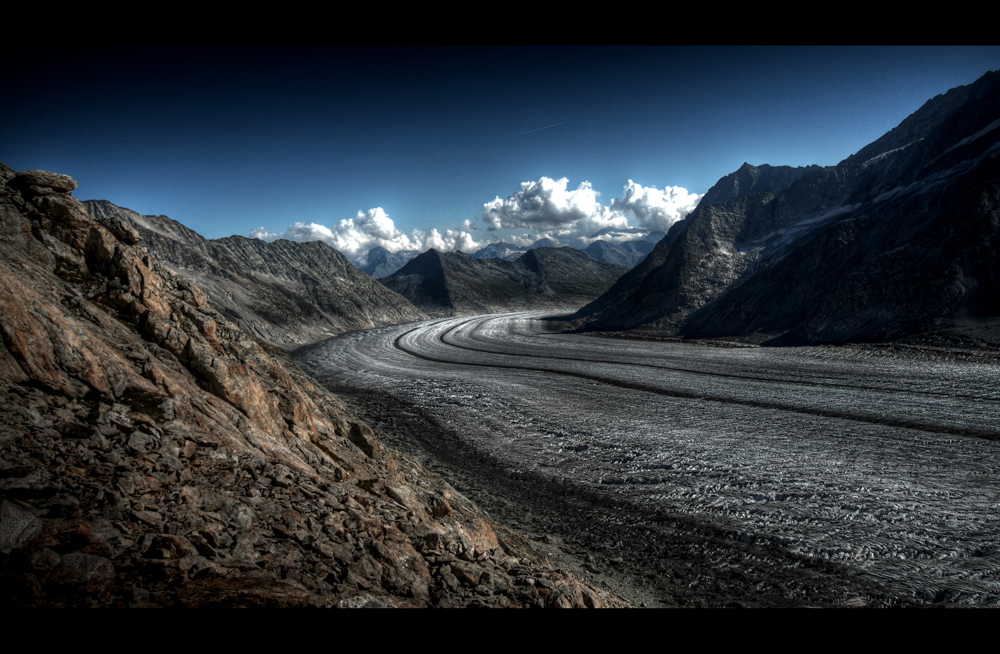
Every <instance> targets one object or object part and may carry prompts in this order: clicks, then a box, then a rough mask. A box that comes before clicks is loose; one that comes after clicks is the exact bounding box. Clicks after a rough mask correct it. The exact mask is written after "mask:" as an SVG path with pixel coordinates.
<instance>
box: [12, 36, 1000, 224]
mask: <svg viewBox="0 0 1000 654" xmlns="http://www.w3.org/2000/svg"><path fill="white" fill-rule="evenodd" d="M29 63H30V66H31V67H30V68H28V65H29ZM998 68H1000V47H996V46H984V47H966V46H963V47H940V46H938V47H717V46H711V47H642V48H632V47H594V48H579V47H572V48H570V47H538V48H500V47H490V48H471V47H454V48H450V47H446V48H383V47H378V48H353V47H352V48H291V47H253V48H237V47H204V48H185V47H175V48H170V47H155V48H136V47H128V48H125V47H122V48H115V47H97V48H82V47H76V48H58V49H48V50H40V49H39V50H32V51H27V52H21V53H18V54H15V55H14V62H13V65H12V66H8V67H7V70H8V71H13V72H12V73H11V76H9V77H8V78H7V81H6V82H5V84H6V88H7V92H6V97H5V99H4V102H3V108H2V110H0V161H2V162H4V163H6V164H7V165H9V166H11V167H12V168H15V169H17V170H24V169H29V168H40V169H46V170H53V171H56V172H60V173H65V174H69V175H72V176H73V177H74V178H75V179H76V180H77V181H78V182H79V183H80V188H79V189H78V190H77V191H76V192H75V195H76V197H78V198H80V199H98V198H99V199H107V200H110V201H112V202H114V203H116V204H119V205H122V206H125V207H128V208H131V209H134V210H136V211H139V212H141V213H152V214H166V215H168V216H170V217H171V218H174V219H176V220H178V221H180V222H182V223H184V224H185V225H187V226H189V227H191V228H192V229H194V230H196V231H198V232H199V233H201V234H202V235H204V236H206V237H208V238H218V237H222V236H228V235H230V234H242V235H249V233H250V232H251V230H253V229H254V228H256V227H261V226H263V227H265V228H266V229H267V230H269V231H272V232H283V231H285V230H286V229H287V228H288V227H289V226H291V225H293V224H294V223H296V222H303V223H319V224H323V225H328V226H332V225H335V224H336V223H337V222H338V221H340V220H342V219H348V218H353V217H355V216H356V214H357V213H358V212H359V211H368V210H369V209H372V208H375V207H381V208H382V209H383V210H384V212H385V213H387V214H388V215H389V217H390V218H391V219H392V220H393V221H395V226H396V227H397V228H398V229H400V230H402V231H403V232H407V233H409V232H410V231H411V230H413V229H423V230H429V229H430V228H432V227H437V228H438V229H440V230H442V231H443V230H444V229H455V228H457V227H458V226H459V225H460V224H461V223H462V222H463V221H464V220H467V219H468V220H473V221H478V220H479V216H480V214H482V212H483V205H484V203H487V202H490V201H491V200H493V199H494V198H495V197H497V196H499V197H501V198H506V197H507V196H509V195H511V194H513V193H515V192H516V191H518V190H519V189H520V188H521V186H520V185H521V183H522V182H530V181H537V180H539V179H540V178H541V177H543V176H544V177H550V178H554V179H558V178H561V177H565V178H568V180H569V187H571V188H576V187H577V185H579V184H580V183H581V182H584V181H589V182H590V183H591V185H592V186H593V188H594V189H595V190H596V191H598V192H599V193H600V194H601V196H600V201H601V202H602V203H604V204H610V202H611V201H612V199H613V198H615V197H618V196H620V195H621V194H622V189H623V186H624V185H625V184H626V183H627V182H628V180H630V179H631V180H634V181H635V182H636V183H638V184H641V185H643V186H652V187H657V188H659V189H662V188H664V187H667V186H680V187H684V188H685V189H687V190H688V191H691V192H694V193H699V194H700V193H704V192H705V191H706V190H708V188H709V187H710V186H711V185H712V184H713V183H715V182H716V181H717V180H718V179H719V178H720V177H722V176H724V175H726V174H728V173H730V172H732V171H733V170H735V169H736V168H738V167H739V166H740V165H741V164H742V163H743V162H744V161H747V162H750V163H752V164H763V163H770V164H785V165H793V166H797V165H809V164H821V165H831V164H835V163H837V162H839V161H840V160H842V159H844V158H845V157H847V156H849V155H850V154H852V153H854V152H856V151H857V150H859V149H860V148H862V147H863V146H865V145H866V144H868V143H870V142H871V141H873V140H875V139H876V138H878V137H879V136H881V135H882V134H884V133H885V132H887V131H888V130H889V129H891V128H892V127H894V126H895V125H897V124H898V123H899V122H900V121H901V120H903V119H904V118H905V117H906V116H907V115H909V114H910V113H912V112H913V111H915V110H917V109H918V108H919V107H920V106H921V105H922V104H923V103H924V102H925V101H927V100H928V99H930V98H931V97H933V96H935V95H938V94H940V93H944V92H945V91H947V90H948V89H950V88H953V87H955V86H958V85H963V84H969V83H971V82H973V81H975V80H976V79H977V78H978V77H980V76H981V75H982V74H983V73H985V72H986V71H988V70H994V69H998ZM17 71H24V72H23V73H19V72H17ZM56 71H58V72H56ZM480 223H481V221H480ZM474 236H475V237H476V238H477V239H478V240H482V241H484V242H488V241H494V240H498V236H497V234H496V233H487V232H478V233H475V234H474Z"/></svg>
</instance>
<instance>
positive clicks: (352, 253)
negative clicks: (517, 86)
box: [250, 176, 702, 265]
mask: <svg viewBox="0 0 1000 654" xmlns="http://www.w3.org/2000/svg"><path fill="white" fill-rule="evenodd" d="M599 197H600V193H598V192H597V191H595V190H594V188H593V187H592V186H591V184H590V182H587V181H584V182H581V183H580V184H579V185H578V186H577V187H576V188H575V189H570V188H569V180H568V179H567V178H565V177H563V178H560V179H552V178H550V177H544V176H543V177H541V178H540V179H539V180H538V181H534V182H522V183H521V190H520V191H518V192H516V193H514V194H512V195H510V196H508V197H507V198H506V199H501V198H500V197H499V196H497V197H496V199H494V200H493V201H491V202H487V203H485V204H484V205H483V212H482V214H481V219H482V222H483V223H485V225H486V231H488V232H493V231H497V230H512V229H525V230H529V231H530V233H524V234H522V235H519V236H518V235H507V236H504V237H503V238H504V240H506V241H508V242H510V241H513V242H514V243H515V244H518V245H528V244H530V243H532V242H534V241H535V240H537V239H540V238H551V239H553V240H556V241H558V242H559V243H562V244H566V245H572V246H574V247H579V248H583V247H586V246H587V245H589V244H590V243H592V242H593V241H595V240H598V238H604V239H605V240H621V238H622V237H621V236H619V237H614V236H611V235H608V234H605V235H603V236H601V237H598V238H593V237H592V235H593V234H595V233H596V232H599V231H601V230H607V232H615V231H617V230H628V229H629V228H631V227H635V226H636V224H637V225H638V226H639V227H641V228H643V229H645V230H648V231H667V230H668V229H670V227H671V225H673V224H674V223H675V222H677V221H679V220H683V219H684V218H685V217H686V216H687V215H688V214H689V213H691V211H693V210H694V208H695V207H696V206H697V204H698V201H699V200H700V199H701V197H702V196H701V195H698V194H697V193H689V192H688V191H687V190H686V189H684V188H681V187H679V186H668V187H665V188H664V189H662V190H661V189H658V188H656V187H653V186H642V185H640V184H636V183H635V182H633V181H632V180H631V179H630V180H628V184H626V185H625V187H624V188H623V190H622V197H617V198H614V199H613V200H612V201H611V203H610V205H604V204H601V202H599V201H598V198H599ZM608 228H612V229H608ZM478 229H479V226H478V224H477V223H475V222H473V221H471V220H468V219H467V220H465V221H464V222H463V223H462V225H461V227H460V228H457V229H446V230H444V232H443V233H442V232H441V231H439V230H438V229H437V228H434V229H431V230H430V231H429V232H426V231H423V230H419V229H414V230H413V231H412V232H410V234H406V233H404V232H403V231H401V230H399V229H397V228H396V225H395V223H394V222H393V220H392V219H391V218H390V217H389V216H388V214H386V213H385V211H384V210H383V209H382V208H381V207H375V208H373V209H369V210H368V211H367V212H365V211H359V212H358V214H357V216H356V217H354V218H349V219H345V220H341V221H340V222H339V223H337V225H335V226H333V227H326V226H325V225H321V224H318V223H310V224H305V223H301V222H297V223H295V224H294V225H293V226H291V227H289V228H288V229H287V230H286V231H285V232H283V233H280V234H279V233H275V232H270V231H268V230H266V229H265V228H263V227H259V228H257V229H255V230H253V231H252V232H251V233H250V236H251V237H252V238H260V239H263V240H267V241H271V240H276V239H279V238H285V239H289V240H292V241H300V242H304V241H323V242H325V243H327V244H328V245H330V246H331V247H333V248H336V249H337V250H339V251H340V252H342V253H343V254H344V256H346V257H347V258H348V259H350V260H351V261H352V262H354V263H357V264H361V265H363V264H365V263H367V261H366V259H367V254H368V250H370V249H371V248H373V247H376V246H381V247H384V248H385V249H387V250H389V251H390V252H399V251H401V250H420V251H423V250H427V249H429V248H434V249H436V250H440V251H445V252H447V251H452V250H461V251H463V252H474V251H476V250H478V249H480V248H482V247H484V246H485V245H487V244H488V243H489V242H491V240H499V239H498V238H495V239H491V240H480V241H477V240H476V239H475V238H473V236H472V234H471V233H470V232H472V231H477V230H478ZM621 233H622V232H619V234H621Z"/></svg>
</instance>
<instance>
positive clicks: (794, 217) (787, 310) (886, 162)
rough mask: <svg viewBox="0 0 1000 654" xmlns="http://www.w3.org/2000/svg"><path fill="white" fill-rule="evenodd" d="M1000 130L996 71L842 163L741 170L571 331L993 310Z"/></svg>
mask: <svg viewBox="0 0 1000 654" xmlns="http://www.w3.org/2000/svg"><path fill="white" fill-rule="evenodd" d="M998 127H1000V73H998V72H994V73H988V74H986V75H985V76H983V77H982V78H981V79H979V80H978V81H977V82H975V83H974V84H971V85H969V86H965V87H959V88H957V89H953V90H952V91H949V92H948V93H946V94H944V95H941V96H938V97H936V98H934V99H932V100H930V101H928V102H927V103H926V104H925V105H924V106H923V107H921V108H920V109H919V110H918V111H916V112H915V113H914V114H913V115H911V116H910V117H908V118H907V119H906V120H904V121H903V122H902V123H901V124H900V125H899V126H898V127H896V128H895V129H893V130H892V131H890V132H889V133H888V134H886V135H885V136H883V137H882V138H880V139H878V140H877V141H875V142H874V143H872V144H871V145H869V146H867V147H865V148H864V149H862V150H861V151H860V152H858V153H857V154H855V155H852V156H851V157H848V158H847V159H845V160H844V161H843V162H841V163H840V164H838V165H837V166H829V167H819V166H811V167H806V168H790V167H784V166H751V165H749V164H744V165H743V166H742V167H741V168H740V170H738V171H736V172H734V173H732V174H731V175H728V176H727V177H724V178H723V179H722V180H720V181H719V183H718V184H716V185H715V186H714V187H713V188H712V189H711V190H710V191H709V192H708V193H706V195H705V197H704V198H703V199H702V200H701V202H700V203H699V205H698V207H697V208H696V209H695V211H694V212H692V214H691V215H690V216H688V218H687V219H686V220H684V221H682V222H680V223H677V224H676V225H675V226H674V228H673V229H671V231H670V233H669V234H668V237H667V238H666V239H664V240H663V241H662V242H660V243H659V244H657V246H656V248H655V249H654V251H653V252H652V253H651V254H650V255H649V257H647V259H646V260H645V261H643V263H641V264H640V265H639V266H637V267H636V268H635V269H633V270H632V271H631V272H630V273H628V274H626V275H624V276H623V277H622V278H621V279H620V280H619V281H618V283H617V284H615V285H614V286H613V287H612V288H611V289H610V290H609V291H608V292H607V293H606V294H605V295H604V296H602V297H601V298H599V299H598V300H596V301H595V302H593V303H592V304H590V305H588V306H586V307H584V308H583V309H581V310H580V311H579V312H578V313H577V314H576V315H575V316H574V320H575V322H574V323H573V324H575V325H577V326H582V327H584V328H588V329H611V330H618V329H630V328H641V329H643V330H650V331H656V332H659V333H667V334H675V335H682V336H690V337H721V336H735V337H742V338H750V339H753V340H756V341H767V340H769V339H770V341H771V342H773V343H801V342H845V341H881V340H889V339H894V338H898V337H901V336H904V335H908V334H917V333H921V332H927V331H931V330H942V329H945V328H949V329H950V328H951V327H953V326H954V325H955V324H957V322H962V321H968V320H987V319H994V318H996V317H997V316H1000V303H998V302H997V300H996V298H997V297H998V296H1000V285H998V282H1000V271H998V256H997V251H998V247H1000V220H998V209H997V205H998V201H1000V194H998V171H1000V159H998V155H1000V129H998ZM982 324H986V323H982Z"/></svg>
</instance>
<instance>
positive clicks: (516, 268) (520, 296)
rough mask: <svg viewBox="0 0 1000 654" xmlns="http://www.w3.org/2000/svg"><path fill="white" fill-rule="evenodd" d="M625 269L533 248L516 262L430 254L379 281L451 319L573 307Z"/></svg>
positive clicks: (576, 254) (555, 250)
mask: <svg viewBox="0 0 1000 654" xmlns="http://www.w3.org/2000/svg"><path fill="white" fill-rule="evenodd" d="M626 270H627V269H626V268H624V267H623V266H616V265H613V264H607V263H601V262H598V261H594V260H593V259H591V258H590V257H588V256H587V255H586V254H584V253H583V252H582V251H580V250H574V249H572V248H536V249H533V250H528V251H527V252H525V253H524V254H522V255H521V256H520V257H518V259H517V260H515V261H506V260H504V259H500V258H486V259H477V258H474V257H472V256H470V255H467V254H464V253H462V252H446V253H441V252H438V251H436V250H429V251H427V252H425V253H423V254H421V255H420V256H418V257H416V258H415V259H413V260H412V261H410V262H409V263H408V264H406V265H405V266H403V267H402V268H401V269H399V270H398V271H397V272H396V273H394V274H392V275H390V276H389V277H385V278H383V279H381V280H380V281H381V282H382V283H383V284H385V285H386V286H387V287H389V288H390V289H392V290H394V291H396V292H397V293H399V294H400V295H402V296H404V297H406V298H407V299H408V300H410V302H412V303H413V304H415V305H416V306H417V307H419V308H420V309H421V310H423V311H425V312H427V313H428V314H431V315H435V316H453V315H466V314H473V313H490V312H496V311H514V310H520V309H532V308H536V309H545V308H552V309H570V308H576V307H579V306H580V305H581V304H583V303H584V302H587V301H589V300H591V299H593V298H595V297H597V296H598V295H600V294H601V293H602V292H603V291H604V290H606V289H607V288H608V287H609V286H611V284H612V283H614V281H615V280H616V279H618V278H619V277H620V276H621V275H622V274H623V273H624V272H625V271H626Z"/></svg>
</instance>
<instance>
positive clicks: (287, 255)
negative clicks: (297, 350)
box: [84, 200, 427, 348]
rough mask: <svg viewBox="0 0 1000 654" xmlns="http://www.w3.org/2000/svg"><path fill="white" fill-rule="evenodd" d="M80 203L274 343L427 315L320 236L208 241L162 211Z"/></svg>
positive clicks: (248, 328)
mask: <svg viewBox="0 0 1000 654" xmlns="http://www.w3.org/2000/svg"><path fill="white" fill-rule="evenodd" d="M84 206H85V207H86V208H87V211H89V212H90V213H91V214H92V215H93V216H95V217H97V218H98V219H101V220H107V219H114V220H120V221H123V222H125V223H127V224H129V225H131V226H132V227H134V228H135V229H136V230H137V231H138V233H139V235H140V236H141V237H142V239H143V243H144V244H145V245H146V247H147V248H148V249H149V252H150V254H152V255H153V256H155V257H157V258H159V259H160V260H161V261H163V262H165V263H166V264H167V265H168V266H169V267H170V269H171V270H172V271H173V272H175V273H177V274H178V275H181V276H183V277H186V278H189V279H192V280H193V281H194V282H195V283H196V284H198V286H200V287H201V288H202V290H204V291H205V293H206V294H207V295H208V298H209V301H210V302H211V303H212V306H213V307H215V308H216V310H218V311H219V312H220V313H222V314H223V315H225V316H226V317H227V318H229V319H230V320H232V321H233V322H235V323H236V324H238V325H239V326H240V327H241V328H242V329H243V330H244V331H246V332H248V333H250V334H252V335H254V336H256V337H257V338H260V339H261V340H263V341H266V342H268V343H271V344H272V345H277V346H279V347H284V348H293V347H297V346H300V345H304V344H306V343H313V342H316V341H318V340H322V339H324V338H329V337H331V336H336V335H338V334H342V333H344V332H347V331H353V330H356V329H368V328H370V327H377V326H380V325H390V324H392V325H394V324H399V323H401V322H410V321H413V320H423V319H425V318H426V317H427V316H425V315H424V314H423V313H421V312H420V311H419V310H418V309H417V308H416V307H414V306H413V305H411V304H410V303H409V302H407V301H406V300H405V299H404V298H402V297H400V296H399V295H397V294H395V293H393V292H391V291H389V290H387V289H386V288H385V287H384V286H382V285H381V284H379V283H378V282H376V281H375V280H374V279H372V278H371V277H369V276H367V275H365V274H363V273H362V272H361V271H359V270H358V269H357V268H355V267H354V266H353V265H352V264H351V263H350V262H348V261H347V259H346V258H345V257H344V256H343V255H342V254H341V253H340V252H337V251H336V250H334V249H333V248H331V247H330V246H328V245H326V244H325V243H321V242H319V241H316V242H312V243H296V242H293V241H287V240H279V241H275V242H274V243H267V242H265V241H262V240H260V239H251V238H245V237H242V236H230V237H227V238H221V239H216V240H208V239H205V238H203V237H202V236H200V235H199V234H197V233H196V232H194V231H192V230H190V229H188V228H187V227H185V226H184V225H181V224H180V223H178V222H176V221H174V220H171V219H170V218H167V217H166V216H143V215H140V214H138V213H136V212H135V211H131V210H129V209H124V208H122V207H118V206H115V205H114V204H112V203H110V202H107V201H104V200H87V201H85V202H84Z"/></svg>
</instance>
